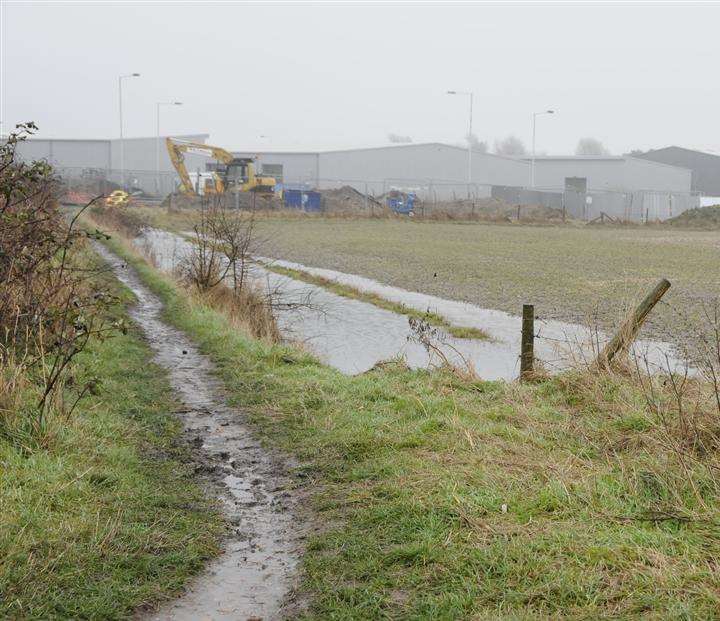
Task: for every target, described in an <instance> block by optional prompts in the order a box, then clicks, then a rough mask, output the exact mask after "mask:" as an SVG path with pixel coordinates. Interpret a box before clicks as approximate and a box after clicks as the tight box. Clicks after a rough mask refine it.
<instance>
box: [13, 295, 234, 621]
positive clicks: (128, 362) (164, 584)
mask: <svg viewBox="0 0 720 621" xmlns="http://www.w3.org/2000/svg"><path fill="white" fill-rule="evenodd" d="M118 291H119V290H118ZM121 295H122V296H123V299H124V300H125V302H127V301H129V293H122V294H121ZM118 312H119V313H124V310H118ZM91 378H97V380H98V381H93V385H94V389H93V394H92V395H89V396H87V397H86V398H85V399H83V400H82V401H81V402H80V404H79V406H78V408H77V410H76V411H75V412H74V413H73V415H72V416H71V417H70V418H69V419H68V420H58V419H56V418H50V419H49V420H48V421H47V424H46V428H45V430H44V442H43V445H44V446H43V447H42V448H39V447H38V448H35V449H34V450H27V449H23V448H19V447H18V445H17V443H14V442H11V441H9V440H8V438H4V437H2V438H0V617H2V618H7V619H115V618H127V617H129V616H131V614H132V611H133V610H135V609H137V608H138V607H143V606H146V605H151V604H153V603H155V602H158V601H160V600H163V599H165V598H168V597H170V596H172V595H174V594H176V593H177V592H179V591H180V589H181V588H182V587H183V586H184V585H185V584H186V582H187V581H188V579H189V577H190V576H191V575H192V574H194V573H196V572H197V571H198V570H199V569H200V568H201V567H202V566H203V563H204V561H205V560H206V559H208V558H210V557H212V556H214V555H215V554H217V553H218V551H219V548H218V540H219V537H220V536H221V533H222V530H223V526H222V521H221V518H220V517H219V515H218V514H217V513H216V512H215V510H214V508H213V507H212V505H211V504H210V503H209V501H208V500H206V499H205V497H204V496H203V493H202V491H201V490H200V489H199V487H198V486H197V484H196V483H195V482H194V480H193V478H192V468H191V466H190V465H189V464H187V462H186V461H185V453H184V449H182V448H181V447H180V445H179V443H178V436H179V433H180V431H181V429H180V426H179V423H178V422H177V421H176V419H175V418H174V416H173V414H172V412H173V411H174V409H175V408H176V407H177V404H176V402H175V401H174V400H173V396H172V393H171V390H170V387H169V385H168V382H167V379H166V377H165V375H164V372H163V371H162V370H161V369H160V368H159V367H157V366H156V365H154V364H153V363H152V356H151V352H150V350H149V348H148V346H147V345H146V344H145V343H144V341H143V339H142V337H141V335H140V334H139V333H137V332H136V331H135V330H134V329H133V328H131V329H130V330H129V332H128V333H127V334H124V335H123V334H117V335H115V336H113V337H112V338H110V339H108V340H105V341H104V342H99V341H91V343H90V345H89V346H88V348H87V349H86V350H85V351H84V352H83V353H82V354H81V355H80V356H79V357H78V359H77V366H76V369H75V371H74V372H73V382H74V384H76V385H79V386H82V385H83V384H84V383H85V382H86V381H88V380H90V379H91ZM26 398H27V399H28V400H30V399H35V398H36V395H35V394H34V393H33V389H32V386H29V387H28V394H27V395H26ZM15 414H21V413H20V412H16V413H15Z"/></svg>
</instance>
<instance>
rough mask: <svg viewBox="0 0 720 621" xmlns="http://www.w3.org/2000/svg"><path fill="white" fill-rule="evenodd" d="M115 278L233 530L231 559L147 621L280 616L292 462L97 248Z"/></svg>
mask: <svg viewBox="0 0 720 621" xmlns="http://www.w3.org/2000/svg"><path fill="white" fill-rule="evenodd" d="M96 247H97V250H98V252H99V253H100V254H101V255H102V256H103V257H104V258H105V259H106V260H107V261H108V262H109V264H110V265H111V266H112V269H113V271H114V273H115V275H116V276H117V278H118V279H119V280H120V281H122V282H123V283H124V284H125V285H126V286H127V287H128V288H130V289H131V290H132V291H133V293H134V294H135V295H136V297H137V300H138V302H137V304H136V305H134V306H133V308H132V309H131V310H130V315H131V317H132V319H133V320H134V321H135V322H136V323H137V324H138V325H139V326H140V328H141V329H142V331H143V333H144V335H145V337H146V338H147V340H148V342H149V343H150V346H151V348H152V350H153V351H154V353H155V360H156V362H157V363H158V364H160V365H161V366H163V367H164V368H165V369H167V371H168V374H169V378H170V383H171V385H172V388H173V390H174V391H175V393H176V395H177V397H178V399H179V400H180V401H181V403H182V404H183V405H182V408H181V409H180V410H179V411H178V413H177V416H178V417H179V418H180V420H181V421H182V423H183V425H184V427H185V436H186V438H187V439H188V441H189V443H190V444H191V446H193V448H194V450H193V454H194V460H195V463H196V471H197V473H198V475H199V476H200V477H201V478H202V480H204V481H205V482H206V483H207V485H208V486H209V487H210V489H211V491H212V493H214V494H216V495H217V497H218V498H219V499H220V500H221V502H222V509H223V511H224V514H225V516H226V519H227V521H228V523H229V524H230V525H231V527H232V530H231V533H230V535H229V537H228V539H227V541H226V545H225V552H224V554H223V555H222V556H220V557H219V558H218V559H216V560H214V561H212V562H211V563H210V564H209V565H208V567H207V569H206V570H205V571H204V572H203V573H202V574H201V575H200V576H199V577H198V578H197V579H196V580H195V581H194V582H193V583H192V584H191V585H190V588H189V589H188V591H187V592H186V593H185V594H184V595H182V596H181V597H180V598H179V599H177V600H174V601H172V602H171V603H169V604H167V605H166V606H165V607H163V608H161V609H160V610H158V611H154V612H151V613H149V614H147V615H144V616H142V618H143V619H151V620H157V621H160V620H163V621H164V620H170V619H172V620H175V621H177V620H181V621H182V620H187V621H190V620H193V621H195V620H200V619H202V620H207V621H222V620H230V619H232V620H239V619H242V620H245V619H264V620H268V619H277V618H282V617H283V610H282V608H283V605H284V604H285V603H286V601H287V599H286V598H287V596H288V594H289V592H290V590H291V587H292V584H293V580H294V575H295V569H296V566H297V563H298V560H299V557H300V552H301V547H302V545H301V543H302V538H303V530H302V526H301V522H300V521H299V520H298V511H297V509H298V498H297V493H296V492H294V491H293V490H294V485H293V481H292V479H291V478H290V476H289V475H288V463H287V462H286V461H285V460H284V459H283V458H282V457H281V456H279V455H275V454H274V453H272V452H269V451H268V450H267V449H264V448H262V447H261V446H260V444H259V442H258V441H257V440H256V439H255V438H254V437H253V435H252V433H251V431H250V429H249V428H248V427H247V426H246V424H245V422H244V419H243V414H242V412H239V411H237V410H234V409H232V408H229V407H227V406H226V405H225V399H224V396H223V391H222V388H221V386H220V384H219V382H218V381H217V380H216V379H215V378H214V376H213V365H212V363H211V361H210V360H209V359H208V358H207V357H206V356H204V355H202V354H201V353H200V352H199V351H198V349H197V347H196V346H195V345H194V344H193V343H192V341H190V339H188V338H187V337H186V336H185V335H184V334H183V333H182V332H180V331H179V330H176V329H175V328H173V327H171V326H169V325H168V324H166V323H164V322H163V321H162V320H161V318H160V313H161V310H162V303H161V301H160V299H159V298H158V297H157V296H155V295H154V294H153V293H152V292H150V291H149V290H148V289H147V288H146V287H145V286H144V285H143V284H142V283H141V281H140V279H139V277H138V275H137V274H136V273H135V271H134V270H133V269H132V268H129V267H128V266H126V265H125V264H124V263H123V262H122V261H121V260H120V259H118V258H116V257H115V256H114V255H112V254H111V253H109V252H108V251H107V250H106V249H105V248H103V247H102V246H100V245H97V246H96Z"/></svg>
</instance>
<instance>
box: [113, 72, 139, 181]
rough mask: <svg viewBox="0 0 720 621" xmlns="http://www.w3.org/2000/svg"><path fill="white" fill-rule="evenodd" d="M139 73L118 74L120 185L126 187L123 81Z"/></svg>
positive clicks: (136, 76) (135, 76) (137, 76)
mask: <svg viewBox="0 0 720 621" xmlns="http://www.w3.org/2000/svg"><path fill="white" fill-rule="evenodd" d="M139 77H140V74H139V73H126V74H124V75H121V76H118V99H119V103H120V105H119V111H120V187H121V188H125V145H124V144H123V115H122V104H123V99H122V81H123V80H124V79H125V78H139Z"/></svg>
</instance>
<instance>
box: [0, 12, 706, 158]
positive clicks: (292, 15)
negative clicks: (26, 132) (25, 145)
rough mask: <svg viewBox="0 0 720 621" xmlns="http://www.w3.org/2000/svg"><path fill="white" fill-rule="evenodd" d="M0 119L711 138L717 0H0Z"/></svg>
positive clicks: (191, 128) (164, 129)
mask: <svg viewBox="0 0 720 621" xmlns="http://www.w3.org/2000/svg"><path fill="white" fill-rule="evenodd" d="M0 6H1V8H0V20H1V21H2V23H1V24H0V27H1V28H0V36H1V37H2V41H1V50H0V53H1V55H2V56H1V58H0V71H1V80H0V90H1V93H0V121H2V125H0V131H2V132H3V133H7V132H8V131H9V130H10V129H11V128H12V127H13V126H14V125H15V123H18V122H21V121H27V120H33V121H35V122H36V123H37V125H38V126H39V128H40V132H39V133H38V136H40V137H49V138H109V137H117V136H119V131H120V124H119V114H118V76H119V75H121V74H127V73H132V72H138V73H140V74H141V75H140V77H138V78H129V79H126V80H124V81H123V127H124V134H125V136H126V137H129V136H154V135H155V133H156V109H157V108H156V105H155V104H156V103H157V102H160V101H173V100H178V101H181V102H183V105H182V106H176V107H163V108H162V110H161V133H162V134H163V135H166V134H184V133H209V134H210V136H211V142H212V143H213V144H217V145H219V146H223V147H225V148H228V149H232V150H243V151H245V150H258V151H260V150H264V151H267V150H293V151H302V150H309V151H313V150H322V149H340V148H354V147H366V146H380V145H384V144H389V142H388V134H390V133H394V134H399V135H408V136H410V137H412V139H413V141H414V142H448V143H456V144H461V143H462V141H463V140H464V137H465V135H466V134H467V128H468V116H469V114H468V113H469V98H468V97H466V96H463V95H455V96H452V95H448V94H446V92H447V91H448V90H456V91H472V92H473V93H474V97H473V102H474V105H473V129H474V131H475V133H476V134H477V136H478V138H479V139H480V140H484V141H486V142H488V143H489V144H490V145H491V146H492V145H493V144H494V142H495V140H498V139H502V138H504V137H505V136H507V135H508V134H515V135H517V136H518V137H519V138H520V139H521V140H522V141H524V143H525V144H526V146H528V147H529V146H530V143H531V140H532V113H533V112H537V111H540V110H546V109H554V110H556V114H554V115H552V116H549V115H548V116H541V117H539V118H538V120H537V150H538V152H546V153H549V154H567V153H572V152H574V150H575V146H576V144H577V141H578V139H579V138H581V137H585V136H591V137H595V138H598V139H599V140H601V141H602V142H603V143H604V144H605V146H606V147H607V148H608V149H609V150H610V151H611V152H613V153H617V154H620V153H625V152H627V151H629V150H631V149H643V150H645V149H650V148H659V147H663V146H667V145H671V144H675V145H680V146H685V147H688V148H699V149H704V150H710V151H714V152H717V153H720V119H719V111H720V79H718V75H719V74H720V70H719V69H718V67H720V32H719V28H718V25H719V24H720V3H718V2H706V3H690V2H684V3H662V4H660V3H637V2H636V3H618V2H614V3H560V2H555V3H540V2H532V3H528V2H526V3H507V2H506V3H459V2H458V3H451V2H444V3H398V2H395V3H379V2H374V3H366V4H362V3H351V4H349V3H345V4H341V3H318V2H316V3H299V2H295V3H287V2H286V3H239V2H202V3H200V2H182V3H181V2H122V3H120V2H117V3H112V2H11V1H8V0H1V4H0Z"/></svg>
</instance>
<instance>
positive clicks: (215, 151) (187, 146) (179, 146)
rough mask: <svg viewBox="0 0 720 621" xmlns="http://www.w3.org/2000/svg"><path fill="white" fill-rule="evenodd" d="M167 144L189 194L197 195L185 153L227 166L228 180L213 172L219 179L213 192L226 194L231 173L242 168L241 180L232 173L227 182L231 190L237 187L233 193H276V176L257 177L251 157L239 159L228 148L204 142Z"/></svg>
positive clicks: (168, 140)
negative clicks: (274, 191)
mask: <svg viewBox="0 0 720 621" xmlns="http://www.w3.org/2000/svg"><path fill="white" fill-rule="evenodd" d="M165 143H166V144H167V150H168V153H169V154H170V161H171V162H172V164H173V166H174V167H175V170H176V171H177V173H178V175H179V176H180V181H181V182H182V191H183V192H184V193H185V194H197V192H196V191H195V188H194V187H193V184H192V180H191V179H190V175H189V174H188V171H187V167H186V166H185V153H195V154H197V155H204V156H205V157H210V158H213V159H215V160H217V161H218V162H220V163H222V164H224V165H225V170H224V172H223V175H224V178H223V177H221V176H220V175H218V174H217V172H215V173H213V177H214V180H215V188H214V190H213V191H214V192H216V193H218V194H222V193H223V192H225V190H226V188H225V185H226V180H227V179H228V176H229V175H228V172H229V171H232V170H235V171H237V170H238V168H239V169H240V175H239V177H234V176H233V175H232V174H230V177H231V179H230V180H229V181H227V183H229V184H230V187H231V188H233V191H238V190H240V191H256V192H257V191H259V192H272V191H273V189H274V187H275V179H273V178H272V177H259V176H257V175H256V174H255V167H254V165H253V160H252V159H251V158H236V157H234V156H233V154H232V153H230V152H229V151H226V150H225V149H221V148H220V147H214V146H212V145H209V144H204V143H202V142H190V141H187V140H177V139H176V138H166V139H165ZM238 179H239V180H238Z"/></svg>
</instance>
